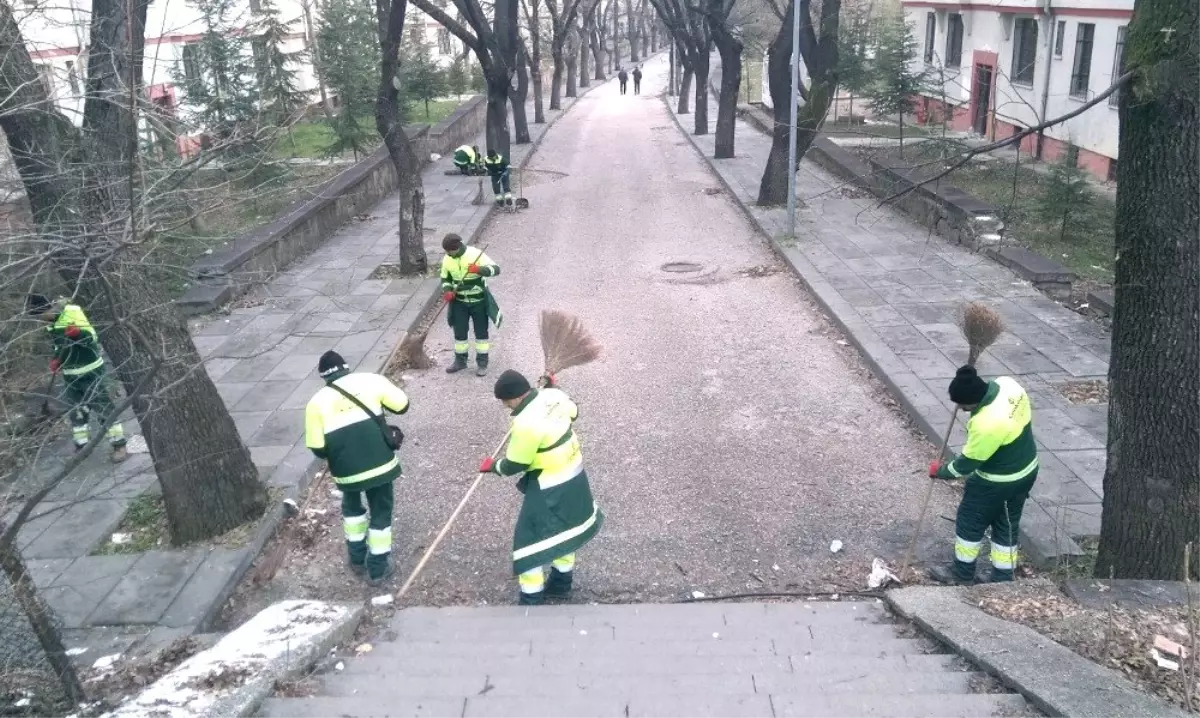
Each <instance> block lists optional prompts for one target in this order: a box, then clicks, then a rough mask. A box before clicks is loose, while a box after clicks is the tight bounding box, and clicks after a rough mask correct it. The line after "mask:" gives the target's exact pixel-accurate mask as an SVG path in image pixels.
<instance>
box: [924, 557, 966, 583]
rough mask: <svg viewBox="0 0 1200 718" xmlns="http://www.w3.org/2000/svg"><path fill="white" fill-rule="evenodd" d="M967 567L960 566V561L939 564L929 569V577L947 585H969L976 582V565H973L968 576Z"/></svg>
mask: <svg viewBox="0 0 1200 718" xmlns="http://www.w3.org/2000/svg"><path fill="white" fill-rule="evenodd" d="M964 574H965V569H963V568H959V565H958V562H955V563H949V564H938V565H937V566H934V567H933V568H931V569H929V577H930V578H932V579H933V580H934V581H937V582H938V583H943V584H946V585H947V586H969V585H971V584H973V583H975V566H974V564H972V565H971V575H970V576H966V575H964Z"/></svg>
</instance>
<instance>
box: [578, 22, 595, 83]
mask: <svg viewBox="0 0 1200 718" xmlns="http://www.w3.org/2000/svg"><path fill="white" fill-rule="evenodd" d="M589 37H591V29H590V28H589V27H587V21H586V20H585V21H584V28H583V32H581V33H580V34H579V86H580V87H588V86H590V85H591V84H592V76H591V72H590V71H589V69H588V55H589V54H590V53H591V51H592V48H591V44H590V43H589V42H588V38H589Z"/></svg>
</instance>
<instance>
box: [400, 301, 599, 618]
mask: <svg viewBox="0 0 1200 718" xmlns="http://www.w3.org/2000/svg"><path fill="white" fill-rule="evenodd" d="M541 335H542V355H543V358H544V366H545V368H546V371H545V374H546V375H555V374H558V373H559V372H561V371H564V370H566V369H570V368H571V367H576V366H581V365H583V364H587V363H589V362H592V361H595V360H596V359H597V358H599V356H600V350H601V347H600V343H599V342H597V341H596V340H595V339H594V338H592V335H591V334H589V333H588V331H587V329H586V328H585V327H584V326H583V322H581V321H580V320H579V317H577V316H575V315H573V314H568V313H566V312H562V311H558V310H555V309H547V310H543V311H542V316H541ZM510 435H512V429H511V428H510V429H509V430H508V431H507V432H505V434H504V438H503V439H501V440H500V443H499V444H497V445H496V450H495V451H493V452H492V458H493V459H495V458H496V457H497V456H498V455H499V454H500V451H501V450H502V449H503V448H504V444H505V443H507V442H508V437H509V436H510ZM483 477H484V474H482V473H481V474H479V475H478V476H476V477H475V481H474V482H472V483H471V486H470V488H468V489H467V493H465V494H463V497H462V500H461V501H459V502H458V506H457V507H455V509H454V512H453V513H451V514H450V518H448V519H446V523H445V524H443V525H442V529H441V531H439V532H438V535H437V536H436V537H435V538H434V539H433V543H431V544H429V548H427V549H425V553H424V555H422V556H421V560H420V561H418V562H417V566H416V568H414V569H413V570H412V573H410V574H409V575H408V578H407V579H406V580H405V581H404V585H403V586H401V587H400V590H399V591H398V592H397V593H396V598H398V599H399V598H404V594H406V593H408V589H409V588H411V587H412V585H413V582H415V581H416V580H417V577H418V576H420V575H421V571H422V570H424V568H425V564H427V563H428V562H429V559H430V557H432V556H433V552H434V551H436V550H437V547H438V545H440V544H441V543H442V539H444V538H446V534H448V533H449V532H450V527H451V526H453V525H454V520H455V519H457V518H458V515H459V514H460V513H462V510H463V508H464V507H466V505H467V502H468V501H470V500H471V495H472V494H474V493H475V489H477V488H479V483H480V482H481V481H482V480H483Z"/></svg>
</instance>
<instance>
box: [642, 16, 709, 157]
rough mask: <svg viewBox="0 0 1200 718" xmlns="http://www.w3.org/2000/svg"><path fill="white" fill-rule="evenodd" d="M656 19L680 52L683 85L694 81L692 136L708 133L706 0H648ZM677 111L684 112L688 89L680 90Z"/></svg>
mask: <svg viewBox="0 0 1200 718" xmlns="http://www.w3.org/2000/svg"><path fill="white" fill-rule="evenodd" d="M650 2H651V3H653V5H654V9H655V10H657V11H658V17H659V19H661V20H662V22H663V24H664V25H666V26H667V30H668V32H670V33H671V37H672V38H673V39H674V40H675V44H676V46H677V47H678V49H679V59H680V61H681V63H682V64H683V82H684V84H685V85H687V83H688V82H689V80H692V81H694V82H695V93H696V95H695V100H696V108H695V118H694V123H693V129H692V133H693V134H697V135H707V134H708V64H709V55H710V53H711V52H712V33H711V32H710V30H709V24H708V21H707V19H706V17H705V16H706V12H707V7H706V5H702V4H701V3H704V2H708V0H650ZM679 94H680V101H679V105H680V110H679V111H680V112H681V113H682V112H685V111H686V110H685V109H684V107H685V103H684V100H683V96H684V95H686V94H687V88H686V87H684V88H683V89H681V90H680V93H679Z"/></svg>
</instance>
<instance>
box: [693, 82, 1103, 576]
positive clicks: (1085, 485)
mask: <svg viewBox="0 0 1200 718" xmlns="http://www.w3.org/2000/svg"><path fill="white" fill-rule="evenodd" d="M713 72H714V77H715V76H717V73H719V69H718V68H716V67H714V69H713ZM709 104H710V117H716V99H715V98H713V97H711V96H710V98H709ZM679 119H680V120H681V121H682V123H683V125H684V127H686V128H689V130H690V127H691V122H692V120H691V117H690V116H687V117H679ZM689 138H690V139H691V140H692V142H693V143H694V144H695V145H696V146H697V147H699V148H700V150H701V151H702V152H703V154H704V155H705V157H706V158H708V161H709V163H710V165H711V166H713V167H714V168H715V169H716V171H717V172H718V173H719V175H720V177H721V179H722V180H723V181H724V182H725V184H726V185H727V186H728V187H729V188H731V189H732V191H733V192H734V194H735V195H736V199H737V200H738V201H739V202H740V203H741V204H742V206H743V208H744V209H746V210H747V211H748V212H749V214H750V215H751V217H752V219H753V221H754V222H755V223H756V224H758V225H759V227H760V228H761V229H762V231H764V232H765V233H767V234H768V235H769V236H772V237H776V238H782V237H786V232H787V216H786V211H785V210H783V209H762V208H759V207H757V206H755V204H754V201H755V198H756V197H757V196H758V185H759V180H760V178H761V176H762V168H763V166H764V164H765V162H766V158H767V155H768V153H769V149H770V144H771V143H770V138H769V137H767V136H765V135H764V134H762V133H760V132H758V131H757V130H756V129H755V128H754V127H752V126H750V125H749V124H747V123H745V122H743V121H741V120H739V121H738V122H737V145H736V152H737V157H735V158H733V159H727V160H712V159H711V158H712V155H713V142H714V138H713V136H712V135H711V134H710V135H706V136H699V137H695V136H690V135H689ZM797 195H798V197H799V199H800V201H801V205H800V209H799V210H798V212H797V230H796V233H797V235H798V237H797V239H796V240H795V241H794V242H792V241H788V240H785V241H782V242H781V245H782V251H783V253H784V255H785V256H786V258H787V260H788V261H789V262H790V263H791V265H792V266H793V268H794V270H795V272H796V273H797V274H798V276H799V277H800V278H801V279H802V280H803V281H804V283H805V284H806V285H807V286H808V287H809V289H810V291H812V293H813V295H814V296H815V297H816V298H817V299H818V301H820V302H821V304H822V305H823V306H824V307H825V309H826V311H827V312H828V313H829V314H830V315H831V316H832V317H833V318H834V319H835V320H836V321H837V322H838V324H840V325H841V326H842V327H843V329H844V330H845V331H846V334H847V337H848V338H849V339H850V340H851V341H852V342H853V343H854V344H855V345H856V346H857V347H858V348H859V350H860V351H861V352H862V354H863V355H864V357H865V358H867V360H868V361H869V362H870V363H871V365H872V369H873V370H874V372H875V373H876V374H877V375H878V376H880V378H882V379H883V380H884V381H885V382H886V383H887V384H888V385H889V387H890V388H891V389H892V390H893V392H894V393H896V394H897V395H898V398H899V399H900V400H901V403H902V404H903V405H904V407H905V409H906V410H907V411H908V413H909V414H910V416H912V418H913V419H914V421H915V422H916V423H917V425H918V426H919V427H920V428H921V429H922V430H923V431H924V433H925V434H926V435H927V436H929V437H930V438H931V440H933V441H936V442H939V443H940V441H941V437H942V435H943V433H944V432H945V426H946V421H947V420H948V417H949V416H950V408H951V407H950V402H949V399H948V398H947V396H946V386H947V384H948V381H949V379H950V378H952V377H953V376H954V371H955V368H956V367H958V366H959V365H961V364H962V363H963V362H964V361H965V359H966V354H967V347H966V342H965V340H964V339H963V338H962V336H961V334H960V333H959V330H958V328H957V327H956V325H955V312H956V310H957V309H958V307H960V306H961V305H962V304H963V303H964V302H967V301H972V300H983V301H985V302H986V303H987V304H988V305H989V306H991V307H993V308H995V309H996V310H997V311H998V312H1000V314H1002V315H1003V317H1004V319H1005V324H1006V329H1007V331H1006V332H1005V333H1004V335H1003V336H1002V337H1001V338H1000V340H999V341H998V342H997V343H996V345H995V346H994V347H993V348H992V349H991V350H989V351H988V352H986V353H985V354H984V355H983V357H982V358H981V360H980V361H979V370H980V373H981V374H984V375H990V376H995V375H999V374H1007V375H1010V376H1014V377H1017V378H1018V379H1019V380H1020V381H1021V383H1022V384H1023V385H1024V386H1025V387H1026V388H1027V389H1028V390H1029V393H1030V396H1031V398H1032V400H1033V404H1034V408H1035V412H1034V425H1035V428H1036V436H1037V441H1038V444H1039V447H1040V448H1041V463H1042V468H1041V471H1040V473H1039V477H1038V482H1037V484H1036V487H1035V489H1034V492H1033V497H1034V499H1035V502H1034V504H1033V505H1031V506H1029V507H1028V508H1027V509H1026V517H1025V519H1024V521H1023V523H1022V528H1023V529H1024V530H1025V534H1026V539H1027V541H1026V543H1032V545H1031V546H1030V548H1032V549H1033V550H1034V551H1035V552H1036V553H1037V554H1038V555H1039V556H1040V557H1042V558H1049V557H1052V556H1054V555H1056V554H1058V553H1059V552H1065V553H1070V552H1075V551H1077V550H1078V547H1077V546H1076V545H1075V544H1074V542H1073V541H1072V540H1071V537H1082V536H1095V535H1098V534H1099V528H1100V502H1101V496H1102V495H1103V489H1102V480H1103V476H1104V464H1105V446H1106V440H1107V431H1108V423H1107V421H1108V405H1107V404H1098V405H1095V404H1093V405H1076V404H1072V403H1071V402H1070V401H1068V400H1067V399H1066V398H1065V397H1064V396H1063V394H1062V393H1061V392H1060V391H1059V389H1058V385H1060V384H1062V383H1063V382H1067V381H1071V380H1078V379H1083V380H1088V379H1106V377H1107V373H1108V354H1109V344H1110V335H1109V333H1108V331H1107V330H1105V329H1104V328H1102V327H1101V326H1100V325H1099V324H1097V323H1095V322H1093V321H1091V320H1089V319H1087V318H1085V317H1083V316H1080V315H1079V314H1077V313H1075V312H1072V311H1070V310H1069V309H1067V308H1065V307H1063V306H1062V305H1060V304H1058V303H1057V302H1055V301H1053V300H1051V299H1050V298H1048V297H1046V296H1045V295H1043V294H1042V293H1041V292H1039V291H1037V290H1036V289H1034V288H1033V287H1032V286H1031V285H1030V284H1029V283H1028V282H1025V281H1022V280H1020V279H1018V278H1017V277H1016V276H1015V275H1014V274H1013V273H1012V272H1011V271H1009V270H1008V269H1006V268H1004V267H1002V266H1000V265H998V264H996V263H995V262H993V261H991V260H990V259H987V258H985V257H983V256H981V255H978V254H975V253H973V252H971V251H969V250H967V249H965V248H963V247H961V246H957V245H951V244H949V243H947V242H946V241H944V240H943V239H942V238H941V237H939V236H937V235H933V234H931V233H930V231H929V230H928V229H927V228H925V227H922V226H920V225H918V224H916V223H915V222H914V221H912V220H911V219H910V218H909V217H908V216H907V215H905V214H904V213H902V212H901V211H900V210H897V209H893V208H891V207H882V208H878V207H876V204H877V200H876V199H875V198H874V197H872V196H870V195H868V194H866V193H865V192H863V191H861V190H859V189H858V188H856V187H854V186H850V185H847V184H846V183H845V182H843V181H841V180H840V179H838V178H836V177H834V176H833V175H831V174H829V173H828V172H826V171H825V170H823V169H822V168H821V167H819V166H818V165H817V164H816V163H815V162H813V161H811V160H808V159H805V160H804V161H803V162H802V164H801V168H800V172H799V176H798V180H797ZM962 440H963V430H962V425H961V422H959V425H958V426H957V428H956V429H955V432H954V435H953V437H952V445H953V446H954V448H960V447H961V445H962Z"/></svg>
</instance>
